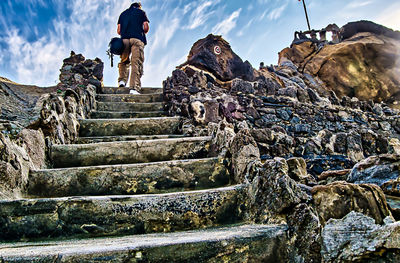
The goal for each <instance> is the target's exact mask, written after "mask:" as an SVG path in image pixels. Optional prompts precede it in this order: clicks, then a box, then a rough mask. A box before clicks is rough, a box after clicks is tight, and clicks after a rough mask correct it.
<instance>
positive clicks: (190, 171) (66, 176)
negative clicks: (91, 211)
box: [28, 158, 230, 197]
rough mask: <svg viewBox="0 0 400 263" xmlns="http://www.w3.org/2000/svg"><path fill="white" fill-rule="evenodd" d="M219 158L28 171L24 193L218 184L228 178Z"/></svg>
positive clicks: (144, 190)
mask: <svg viewBox="0 0 400 263" xmlns="http://www.w3.org/2000/svg"><path fill="white" fill-rule="evenodd" d="M223 162H224V160H223V159H218V158H207V159H196V160H181V161H168V162H156V163H145V164H130V165H111V166H93V167H79V168H64V169H47V170H38V171H31V172H30V174H29V185H28V195H30V196H31V197H63V196H77V195H131V194H158V193H165V192H177V191H185V190H200V189H206V188H215V187H221V186H225V185H228V184H229V181H230V180H229V179H230V178H229V173H228V170H227V168H226V167H225V165H224V163H223Z"/></svg>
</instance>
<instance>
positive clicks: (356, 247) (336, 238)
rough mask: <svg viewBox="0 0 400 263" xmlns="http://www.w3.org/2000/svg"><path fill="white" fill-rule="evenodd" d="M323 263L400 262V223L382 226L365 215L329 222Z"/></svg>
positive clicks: (322, 251)
mask: <svg viewBox="0 0 400 263" xmlns="http://www.w3.org/2000/svg"><path fill="white" fill-rule="evenodd" d="M322 240H323V243H322V244H323V246H322V250H321V254H322V258H323V262H327V263H328V262H375V263H384V262H399V261H400V222H396V223H394V222H393V221H392V220H391V219H390V218H386V219H385V224H384V225H383V226H381V225H379V224H377V223H376V222H375V220H374V219H373V218H371V217H368V216H366V215H364V214H362V213H357V212H354V211H352V212H350V213H349V214H347V215H346V216H345V217H344V218H343V219H330V220H329V221H328V223H327V224H326V225H325V227H324V229H323V231H322Z"/></svg>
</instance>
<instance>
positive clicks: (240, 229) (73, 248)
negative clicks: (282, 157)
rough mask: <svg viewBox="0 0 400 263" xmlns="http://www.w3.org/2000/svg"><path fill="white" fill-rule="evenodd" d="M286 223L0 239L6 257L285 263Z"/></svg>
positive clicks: (72, 262) (44, 262) (18, 261)
mask: <svg viewBox="0 0 400 263" xmlns="http://www.w3.org/2000/svg"><path fill="white" fill-rule="evenodd" d="M287 242H288V240H287V226H286V225H239V226H231V227H223V228H212V229H204V230H194V231H193V230H192V231H185V232H176V233H160V234H147V235H134V236H124V237H106V238H92V239H75V240H64V241H42V242H35V243H28V242H26V243H10V244H0V262H15V263H22V262H24V263H25V262H41V263H53V262H63V263H76V262H100V261H101V262H114V263H122V262H285V261H286V260H285V255H286V252H285V251H286V246H285V244H286V243H287Z"/></svg>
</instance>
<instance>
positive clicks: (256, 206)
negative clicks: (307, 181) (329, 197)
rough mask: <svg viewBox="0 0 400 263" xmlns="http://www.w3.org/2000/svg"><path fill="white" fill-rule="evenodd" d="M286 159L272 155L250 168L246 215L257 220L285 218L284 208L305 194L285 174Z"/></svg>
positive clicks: (276, 220)
mask: <svg viewBox="0 0 400 263" xmlns="http://www.w3.org/2000/svg"><path fill="white" fill-rule="evenodd" d="M287 174H288V165H287V163H286V161H285V159H282V158H275V159H274V160H268V161H266V162H265V164H264V165H263V166H262V167H261V168H259V169H257V170H256V171H253V176H254V177H253V178H252V180H251V183H250V188H249V195H248V198H249V206H250V208H249V211H250V212H249V213H250V214H249V215H250V218H252V219H253V220H255V222H258V223H270V224H276V223H283V222H286V213H287V212H288V211H287V209H290V208H292V207H295V206H296V205H298V204H300V203H301V202H302V201H305V200H307V199H308V196H307V195H306V194H305V193H304V192H303V191H302V190H301V189H300V187H299V186H298V185H297V183H296V182H295V181H294V180H293V179H291V178H290V177H289V176H288V175H287Z"/></svg>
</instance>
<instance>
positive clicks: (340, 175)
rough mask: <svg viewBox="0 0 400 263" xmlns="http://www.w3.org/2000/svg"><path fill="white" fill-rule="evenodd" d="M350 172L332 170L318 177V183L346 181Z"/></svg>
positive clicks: (347, 170)
mask: <svg viewBox="0 0 400 263" xmlns="http://www.w3.org/2000/svg"><path fill="white" fill-rule="evenodd" d="M350 172H351V170H350V169H346V170H334V171H326V172H323V173H321V174H320V175H319V176H318V181H319V182H320V184H330V183H333V182H336V181H346V179H347V176H348V175H349V174H350Z"/></svg>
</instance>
